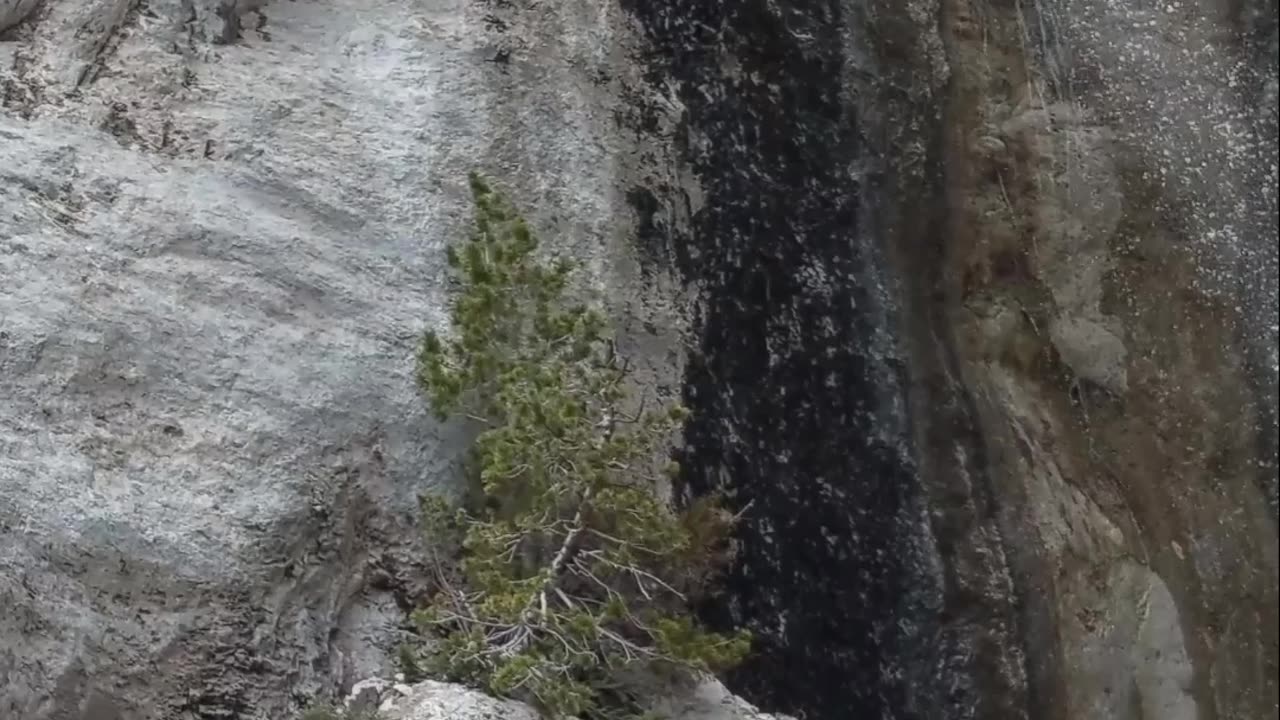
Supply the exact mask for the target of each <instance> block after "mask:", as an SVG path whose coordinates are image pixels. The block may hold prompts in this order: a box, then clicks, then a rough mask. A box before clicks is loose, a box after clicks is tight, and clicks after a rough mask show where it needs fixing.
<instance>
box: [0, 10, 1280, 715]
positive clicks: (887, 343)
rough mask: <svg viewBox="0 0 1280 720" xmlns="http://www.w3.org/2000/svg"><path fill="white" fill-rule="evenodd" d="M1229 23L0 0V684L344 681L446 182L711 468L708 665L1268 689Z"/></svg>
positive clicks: (366, 635)
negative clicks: (504, 237)
mask: <svg viewBox="0 0 1280 720" xmlns="http://www.w3.org/2000/svg"><path fill="white" fill-rule="evenodd" d="M1278 14H1280V13H1278V11H1277V6H1276V3H1275V2H1266V1H1258V0H1202V1H1200V2H1188V1H1179V2H1174V1H1172V0H1171V1H1170V2H1165V3H1113V2H1107V1H1106V0H1023V1H1022V2H1012V1H1007V0H987V1H985V2H982V1H974V2H970V1H968V0H910V1H902V2H900V1H898V0H892V1H891V0H777V1H773V0H741V1H740V2H726V3H708V2H694V1H692V0H662V1H661V2H645V3H641V2H634V0H622V2H621V3H616V4H615V3H609V2H599V1H588V0H557V1H556V2H548V1H546V0H540V1H537V2H535V1H533V0H325V1H324V2H319V1H316V0H268V2H265V3H263V2H227V1H226V0H42V1H40V0H0V607H2V608H3V609H4V611H3V612H2V613H0V717H3V718H5V719H6V720H7V719H8V718H15V719H16V720H134V719H135V718H136V719H138V720H207V719H213V718H219V719H226V720H278V719H279V718H287V717H291V716H292V714H293V713H295V712H297V711H298V710H299V709H300V708H301V707H302V706H303V705H304V704H305V703H306V702H307V701H308V700H309V699H310V698H312V697H315V696H333V695H335V694H339V693H342V692H345V691H346V690H348V689H349V688H350V686H351V685H352V684H353V683H355V682H356V681H358V680H361V679H364V678H366V677H369V676H374V675H383V676H386V675H388V674H389V673H390V672H391V671H392V670H391V668H392V660H391V650H392V649H393V648H394V646H395V644H396V643H397V642H399V640H400V639H401V637H402V633H403V626H402V619H403V613H404V611H405V609H406V608H407V607H409V606H410V605H411V604H412V603H413V602H415V601H416V600H417V599H418V597H419V594H420V592H421V590H422V583H423V580H422V577H423V574H422V568H421V567H420V564H419V563H420V562H421V558H422V556H423V555H422V552H421V551H422V543H424V542H429V539H424V538H421V537H420V536H419V533H418V531H417V527H416V522H415V516H414V503H415V497H416V496H417V495H418V494H419V493H422V492H428V491H431V490H432V489H433V488H439V487H444V486H446V485H448V484H449V483H452V482H454V476H453V473H452V472H451V468H452V465H453V460H454V459H455V458H456V455H457V452H458V451H459V449H460V446H461V438H460V437H459V436H458V435H457V433H456V431H454V430H453V429H451V428H450V427H448V426H441V425H438V424H436V423H435V422H434V421H433V420H432V419H431V418H429V417H428V416H427V414H426V412H425V408H424V405H423V402H422V399H421V398H420V397H418V396H417V394H416V393H415V391H414V388H413V384H412V382H411V371H412V365H411V361H412V358H411V350H412V346H413V343H414V340H415V338H416V336H417V334H418V333H420V332H421V331H422V329H424V328H425V327H427V326H429V325H439V324H440V323H441V322H442V321H443V316H442V313H443V309H444V303H445V292H446V291H447V288H445V287H444V284H443V277H444V274H443V272H442V268H441V267H440V258H441V249H442V247H443V244H444V243H445V242H447V241H449V240H450V239H451V238H453V237H455V236H456V235H457V233H458V232H459V231H460V230H461V229H462V228H463V227H464V226H465V222H466V221H467V214H466V213H467V202H466V201H467V197H466V188H465V174H466V172H467V171H468V170H471V169H479V170H482V171H483V172H485V173H487V174H489V175H490V176H492V177H494V178H497V179H499V181H500V182H502V183H503V184H504V187H505V189H506V190H507V191H508V192H509V193H510V194H511V195H512V196H513V197H514V198H516V199H517V200H518V201H519V202H520V203H521V205H522V206H523V207H524V208H525V209H527V210H528V212H529V214H530V216H531V219H532V220H533V222H534V224H535V225H536V226H537V227H538V228H539V230H540V231H541V232H542V234H543V235H544V236H546V237H548V238H551V239H552V241H553V242H554V243H555V244H556V245H557V246H558V247H559V248H561V249H563V250H566V251H569V252H572V253H574V254H575V255H576V256H578V257H580V258H582V259H583V260H584V261H585V264H586V267H587V268H588V271H589V274H590V277H591V279H592V281H593V282H594V283H595V284H596V285H597V287H599V288H601V289H603V290H605V291H606V294H607V296H608V297H609V299H610V303H611V311H612V313H613V315H614V316H615V317H616V318H617V320H618V322H619V324H620V325H621V327H622V329H623V337H622V350H623V351H624V352H626V353H627V354H628V355H629V356H631V357H633V358H636V359H637V360H638V364H639V366H640V367H641V368H642V370H643V379H644V381H645V382H646V383H647V384H649V385H651V386H652V387H654V388H655V389H656V391H657V392H659V393H662V394H666V395H682V396H683V398H684V400H685V402H686V403H687V404H688V405H689V406H690V407H691V408H692V409H693V410H694V412H695V415H694V419H693V421H692V422H691V423H690V425H689V426H688V428H687V430H686V433H685V437H684V441H683V443H682V445H683V447H682V448H681V450H680V451H679V452H680V454H681V456H682V464H683V466H684V467H685V469H686V471H687V472H686V478H685V480H686V487H685V488H684V490H685V491H687V492H691V493H697V492H704V491H707V490H710V489H713V488H719V489H723V490H724V491H726V493H727V495H728V496H729V498H730V499H731V501H732V502H733V503H736V504H738V505H739V506H743V507H745V506H746V505H747V503H751V506H750V509H749V510H748V513H747V516H746V517H747V518H748V520H747V521H746V522H745V523H744V524H743V526H742V530H741V532H740V536H739V538H738V541H739V544H740V549H741V552H740V554H739V557H738V561H737V564H736V565H735V567H734V568H733V570H732V572H731V573H730V575H729V577H728V579H727V585H726V591H725V593H724V594H723V595H722V596H721V598H720V599H718V600H717V601H715V602H711V603H709V604H708V605H707V606H706V607H704V608H702V609H701V611H702V613H703V614H704V616H705V617H706V618H707V620H708V621H709V622H711V623H713V624H726V625H728V624H746V625H748V626H750V627H752V628H753V629H754V630H755V631H756V633H757V634H758V636H759V637H760V649H761V652H760V653H759V654H758V655H757V656H756V658H755V659H753V660H752V661H751V662H749V663H748V664H747V665H745V666H744V667H742V668H741V669H739V670H738V671H736V672H735V673H734V674H733V675H731V676H730V677H729V678H727V682H728V684H729V686H730V687H731V688H732V689H733V690H734V691H736V692H738V693H740V694H741V695H743V696H744V697H746V698H747V699H749V700H751V701H752V702H754V703H755V704H757V705H759V706H760V707H761V708H762V709H763V710H767V711H778V712H786V713H790V714H792V715H794V716H795V717H797V718H801V719H804V720H844V719H845V718H851V717H853V718H862V717H865V718H892V719H894V720H915V719H917V718H918V719H921V720H924V719H928V720H959V719H962V718H964V719H968V718H973V719H975V720H988V719H990V720H1004V719H1005V718H1010V719H1013V718H1026V719H1028V720H1041V719H1045V720H1093V719H1094V718H1098V719H1106V720H1184V719H1185V720H1255V719H1257V720H1268V719H1272V718H1277V717H1278V716H1280V709H1278V708H1280V705H1278V703H1280V690H1278V689H1277V685H1276V676H1277V671H1278V670H1280V667H1278V664H1280V641H1278V640H1277V636H1278V634H1280V627H1277V615H1276V608H1277V607H1278V606H1280V595H1278V593H1280V591H1278V585H1280V560H1278V557H1277V556H1278V553H1280V549H1278V543H1280V541H1278V533H1277V513H1278V509H1277V480H1276V478H1277V466H1276V452H1277V420H1276V408H1277V372H1278V368H1277V358H1276V353H1277V332H1278V330H1277V325H1276V317H1277V310H1278V309H1277V289H1276V282H1277V280H1276V278H1277V273H1278V267H1277V249H1276V248H1277V226H1276V223H1277V195H1276V187H1277V182H1278V180H1280V178H1278V177H1277V173H1278V170H1277V166H1278V165H1280V157H1278V155H1277V147H1276V135H1277V112H1278V110H1277V108H1278V100H1277V96H1278V94H1280V93H1278V90H1277V79H1276V78H1277V57H1278V55H1280V35H1278V34H1277V32H1278V31H1277V15H1278ZM428 717H430V716H429V715H428Z"/></svg>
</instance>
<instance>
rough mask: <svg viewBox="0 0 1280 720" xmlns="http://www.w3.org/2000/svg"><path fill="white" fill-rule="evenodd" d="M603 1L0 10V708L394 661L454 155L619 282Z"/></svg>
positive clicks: (313, 674) (204, 690)
mask: <svg viewBox="0 0 1280 720" xmlns="http://www.w3.org/2000/svg"><path fill="white" fill-rule="evenodd" d="M6 7H7V6H6ZM584 13H589V14H590V15H589V16H590V17H591V18H594V20H592V21H591V22H584V21H583V18H584V17H585V16H584ZM619 15H620V11H611V13H609V12H604V11H603V10H601V9H600V7H599V6H598V5H596V4H592V3H585V2H584V3H578V4H572V3H557V9H555V10H547V11H538V12H537V13H533V14H530V15H529V16H528V17H523V16H521V15H520V13H519V12H518V11H516V10H514V9H508V10H502V9H490V8H486V7H484V6H479V5H476V4H473V3H468V2H449V1H448V0H445V1H442V2H432V3H421V2H410V1H408V0H404V1H397V0H386V1H375V2H368V1H366V0H358V1H357V0H352V1H351V2H326V3H313V2H279V3H272V4H271V5H269V6H266V7H263V8H262V9H261V10H259V11H256V12H251V13H248V14H244V15H232V14H228V11H227V10H226V8H224V7H222V6H220V5H217V4H215V3H211V2H195V3H192V2H191V1H190V0H188V1H187V2H178V1H177V0H174V1H173V2H165V1H163V0H149V1H147V2H125V1H124V0H120V1H119V2H116V1H115V0H85V1H74V2H46V3H43V4H42V5H40V6H39V7H38V8H37V9H36V10H35V12H34V13H33V14H32V15H31V16H30V17H28V19H27V21H26V22H25V23H23V24H20V25H18V26H17V27H14V28H12V29H10V30H8V31H7V32H6V34H5V35H4V41H3V42H0V87H2V89H3V95H2V97H3V112H2V113H0V607H3V608H4V611H3V612H0V717H4V718H5V719H6V720H10V719H12V720H36V719H38V718H39V719H43V718H59V719H60V718H77V719H79V718H81V717H85V718H88V717H92V718H94V720H104V719H106V720H113V719H116V718H120V719H127V720H135V719H136V720H151V719H155V720H161V719H163V720H188V719H193V718H244V719H249V718H253V719H269V720H281V718H286V717H288V716H289V715H290V714H291V713H293V712H294V711H296V710H297V709H298V708H300V707H301V706H302V703H303V701H305V700H307V699H308V698H309V697H310V696H311V695H312V694H314V693H318V692H324V693H330V692H333V691H336V690H340V689H341V688H342V686H343V685H349V684H350V683H351V682H354V681H355V680H357V679H359V678H361V677H366V676H368V675H371V674H377V673H379V672H388V671H389V670H390V667H389V665H388V659H387V658H388V656H387V653H388V651H389V650H391V649H393V648H394V646H395V644H396V643H397V642H399V641H400V640H401V639H402V636H401V635H399V632H400V627H401V625H402V621H403V609H404V608H403V606H402V604H403V603H404V602H407V601H409V600H411V599H412V598H413V597H414V593H415V591H416V584H417V583H418V579H420V573H419V572H417V571H415V569H414V564H415V563H416V562H417V559H418V558H419V557H420V554H418V553H416V552H414V551H413V546H414V544H415V543H416V542H417V541H418V535H419V533H418V530H417V527H416V524H415V523H416V516H415V512H414V510H415V507H416V506H415V497H416V495H417V494H418V493H420V492H424V491H427V490H430V489H431V488H432V487H433V486H437V485H439V484H440V483H441V482H444V481H447V480H448V479H449V474H448V468H449V465H450V462H451V460H452V458H453V457H454V455H455V452H456V450H458V449H459V448H460V447H462V443H461V439H460V438H456V437H451V436H450V435H449V434H448V432H447V431H446V430H444V429H442V428H440V427H438V426H436V425H435V424H434V423H432V422H431V421H429V420H428V419H427V417H426V415H425V412H424V410H425V408H424V404H423V402H422V400H421V398H419V397H418V396H417V394H416V392H415V389H414V386H413V382H412V377H411V371H412V349H413V344H414V342H415V338H416V336H417V335H418V333H420V332H421V331H422V329H423V328H425V327H426V326H427V325H428V324H430V323H439V322H441V321H442V319H443V314H442V313H443V311H444V300H443V298H444V293H445V292H446V291H447V288H446V286H445V282H444V274H443V272H442V267H441V266H442V252H441V251H442V247H443V243H444V242H445V241H446V240H449V239H452V238H454V237H456V236H457V235H458V233H459V232H461V231H462V230H464V229H465V225H464V223H465V222H466V221H467V220H468V218H469V196H468V192H467V189H466V173H467V171H468V170H471V169H473V168H477V169H480V170H483V171H486V172H489V173H490V174H492V175H493V176H495V177H496V178H497V179H498V180H499V182H500V184H502V185H503V186H504V187H505V188H508V189H510V190H511V191H512V192H513V194H514V195H515V196H516V197H517V198H518V199H519V200H520V201H521V202H522V203H524V204H526V205H528V206H531V207H534V208H536V213H535V220H536V222H537V225H538V227H539V228H540V229H543V230H544V231H545V232H546V233H547V234H548V235H550V236H552V237H551V239H552V240H553V241H554V242H555V243H557V244H558V246H559V247H561V248H562V249H571V250H574V251H575V252H576V254H577V255H578V256H579V257H581V258H582V259H584V260H586V261H588V266H589V271H590V272H594V273H597V274H599V277H600V280H601V283H602V284H603V283H605V281H606V280H607V285H608V287H609V288H610V289H611V297H612V298H613V299H614V300H616V301H617V302H618V303H619V304H621V303H622V302H623V301H625V300H627V299H628V298H629V297H631V295H629V294H628V292H629V291H628V290H627V288H628V287H629V286H628V281H627V280H626V277H627V275H628V273H627V271H626V269H625V263H626V257H627V255H626V249H625V247H624V246H622V245H620V244H618V243H617V242H616V241H618V240H620V239H621V238H622V237H623V236H624V233H625V227H626V226H625V220H624V219H625V218H626V217H627V215H628V212H629V210H628V206H627V204H626V201H625V197H624V196H623V191H624V190H625V189H627V188H629V187H630V186H631V181H630V180H629V179H628V180H626V181H623V180H622V178H624V177H626V176H627V175H628V174H629V173H631V172H633V171H636V169H637V168H640V167H642V162H641V161H640V160H637V159H633V157H632V155H633V153H632V145H631V142H632V140H631V138H629V137H628V136H626V135H624V134H623V133H620V132H618V130H617V129H616V127H615V124H614V120H613V117H612V115H611V112H612V108H613V106H614V105H615V104H616V100H615V99H614V98H613V94H614V93H615V90H614V89H612V88H611V86H610V84H609V83H610V80H609V77H610V76H611V75H614V74H617V72H619V71H615V70H613V69H611V68H612V66H611V63H612V62H613V59H612V55H611V54H612V53H615V52H617V50H618V48H620V47H623V46H625V38H624V37H622V36H623V35H625V30H624V26H625V23H624V22H623V21H622V20H621V19H619V17H618V16H619ZM504 24H505V25H506V26H509V28H510V29H509V30H508V31H507V32H504V33H498V32H497V31H496V30H495V28H497V27H500V26H502V25H504ZM229 28H234V31H233V29H229ZM504 58H505V59H504ZM615 250H616V251H617V252H616V253H615ZM615 255H617V257H614V256H615ZM660 324H661V325H662V326H663V327H675V324H674V323H673V322H672V321H671V320H660Z"/></svg>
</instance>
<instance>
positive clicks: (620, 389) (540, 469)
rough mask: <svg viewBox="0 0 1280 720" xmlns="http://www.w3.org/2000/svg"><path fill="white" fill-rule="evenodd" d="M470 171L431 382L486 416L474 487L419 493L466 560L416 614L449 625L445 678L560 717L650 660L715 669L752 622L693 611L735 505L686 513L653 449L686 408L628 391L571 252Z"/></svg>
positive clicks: (428, 362)
mask: <svg viewBox="0 0 1280 720" xmlns="http://www.w3.org/2000/svg"><path fill="white" fill-rule="evenodd" d="M471 189H472V194H473V198H474V201H475V207H476V218H475V228H474V231H473V232H472V234H471V237H470V238H469V239H468V240H467V241H466V242H464V243H462V244H461V245H460V246H457V247H451V248H450V249H449V251H448V260H449V265H450V267H451V268H452V269H453V271H454V272H455V274H456V275H457V277H458V279H459V280H460V288H459V293H458V295H457V297H456V299H455V301H454V303H453V306H452V315H451V326H452V327H451V330H452V332H451V333H450V335H449V337H447V338H446V337H441V336H439V335H436V334H435V333H431V332H428V333H427V334H426V335H425V336H424V338H423V340H422V344H421V348H420V351H419V354H418V382H419V384H420V385H421V387H422V388H423V390H424V391H425V392H426V394H427V396H428V398H429V400H430V403H431V407H432V408H433V409H434V411H435V412H436V413H437V414H438V415H439V416H440V418H442V419H444V418H448V417H464V418H467V419H469V420H470V421H471V422H474V423H475V424H476V427H477V431H478V436H477V438H476V441H475V443H474V446H473V448H472V453H471V457H470V464H469V469H470V474H471V477H472V479H473V482H474V485H475V492H474V494H473V497H471V498H470V499H469V502H468V503H466V504H465V507H464V509H462V510H455V509H453V508H451V507H449V506H448V505H447V504H445V503H443V502H441V501H439V500H427V501H424V505H423V511H424V517H425V520H426V523H427V525H428V527H429V528H430V529H429V532H431V533H432V537H433V539H435V538H452V539H453V541H456V542H457V545H458V553H457V554H458V556H459V560H460V562H459V564H458V567H457V575H456V576H453V577H450V576H449V575H448V572H447V571H445V570H442V571H441V574H440V577H439V578H438V579H439V580H440V581H441V582H440V583H439V584H440V586H441V590H440V592H439V594H438V595H437V596H436V597H435V599H434V600H433V601H432V602H431V603H430V604H429V605H428V606H427V607H425V608H423V609H422V610H420V611H419V612H417V613H415V619H416V620H417V622H418V623H419V624H420V625H421V626H422V627H424V628H425V629H428V630H431V631H434V632H435V633H436V634H437V635H439V637H440V642H439V643H438V645H437V646H436V647H435V650H434V653H433V658H432V660H433V663H434V664H433V667H434V669H435V670H437V671H438V672H441V673H442V674H444V675H445V676H447V677H449V678H450V679H453V680H458V681H464V682H469V683H473V684H477V685H480V686H483V687H485V688H487V689H488V690H489V691H491V692H493V693H495V694H497V695H502V696H511V697H517V698H522V699H526V700H529V701H531V702H533V703H534V704H536V705H537V706H538V707H539V708H541V709H542V710H543V711H544V713H545V714H546V715H547V716H549V717H552V718H560V717H565V716H570V715H579V716H583V717H604V716H606V715H607V714H608V713H609V711H610V708H614V709H616V706H617V705H618V702H617V701H616V698H619V697H625V695H626V693H625V690H624V689H621V686H622V685H623V684H625V681H624V680H622V678H624V677H628V676H631V675H632V674H633V673H634V672H635V671H637V670H662V671H664V672H670V671H672V670H676V671H686V672H711V671H716V670H719V669H722V668H726V667H729V666H732V665H734V664H735V663H737V662H739V661H740V660H741V659H742V658H743V657H744V656H745V655H746V653H747V651H748V647H749V638H748V637H747V636H746V634H737V635H732V636H724V635H719V634H715V633H711V632H707V631H706V630H703V629H701V628H699V627H698V626H697V624H696V623H695V622H694V621H693V620H692V618H691V617H690V615H689V612H688V602H689V600H690V598H691V596H692V595H694V594H696V593H698V592H701V591H702V590H704V589H705V585H706V583H707V580H708V579H709V578H710V577H712V575H713V571H714V569H716V568H717V567H718V566H720V565H721V564H722V562H723V560H724V547H725V546H726V545H725V543H726V538H727V536H728V533H729V530H730V529H731V527H732V521H733V518H732V517H730V516H729V514H728V513H726V512H725V511H724V510H723V509H722V508H721V507H719V505H718V504H717V503H715V502H714V501H713V500H708V501H703V502H700V503H696V504H694V505H693V506H692V507H691V508H689V509H688V510H687V511H686V512H684V513H677V512H674V511H673V510H672V509H671V508H670V507H669V505H668V504H667V503H666V502H664V501H663V500H662V498H661V497H660V495H659V490H660V488H661V487H662V482H663V477H662V475H663V471H665V472H666V473H668V474H670V473H674V472H677V471H678V468H674V467H667V468H663V469H661V470H659V469H658V468H656V467H655V465H656V464H657V463H656V462H655V460H656V458H658V457H659V456H660V455H661V454H662V448H663V447H664V446H665V443H666V442H667V441H668V440H669V439H670V436H671V433H672V432H673V431H674V430H675V429H676V428H677V427H678V426H679V424H680V423H681V422H682V421H683V420H684V419H685V417H686V415H687V411H686V410H685V409H684V408H682V407H680V406H673V407H666V408H659V409H657V410H645V408H644V403H643V402H639V403H637V402H635V401H634V400H633V398H632V396H631V394H630V393H629V392H628V389H627V385H626V383H627V380H628V372H627V370H628V368H627V366H626V364H625V363H621V362H619V360H618V359H617V357H616V354H615V352H614V345H613V341H612V337H611V335H610V330H609V327H608V323H607V322H606V320H605V317H604V316H603V314H601V313H600V312H599V311H598V310H596V309H594V308H592V307H590V306H589V305H588V304H586V303H581V302H573V301H572V300H570V298H569V296H568V293H569V290H570V285H569V281H570V276H571V273H572V271H573V270H574V264H573V263H572V262H570V261H567V260H564V259H556V260H552V261H549V262H547V261H541V260H540V259H539V258H538V257H537V254H536V251H537V248H538V242H537V239H536V238H535V237H534V235H533V233H532V231H531V230H530V229H529V227H528V225H527V224H526V223H525V221H524V220H523V219H521V218H520V217H519V215H518V214H517V213H516V212H515V211H514V209H513V208H512V207H511V206H510V205H509V204H508V203H507V202H506V201H505V200H504V199H503V198H502V197H501V196H499V195H498V194H497V193H495V192H494V191H493V190H492V189H491V188H490V187H489V186H488V185H487V184H486V183H485V182H484V181H483V180H481V179H480V178H479V177H476V176H472V178H471ZM632 410H634V412H631V411H632ZM611 698H612V699H611Z"/></svg>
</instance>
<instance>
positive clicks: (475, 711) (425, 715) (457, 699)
mask: <svg viewBox="0 0 1280 720" xmlns="http://www.w3.org/2000/svg"><path fill="white" fill-rule="evenodd" d="M366 685H367V686H369V687H372V686H375V685H376V686H378V687H380V688H381V689H382V692H381V694H380V699H381V702H380V703H379V704H378V707H379V708H380V714H381V716H382V717H384V718H386V720H538V715H537V713H536V712H534V711H533V710H532V709H531V708H530V707H529V706H527V705H524V704H522V703H518V702H512V701H509V700H498V699H495V698H493V697H490V696H488V695H485V694H484V693H482V692H479V691H476V690H471V689H468V688H465V687H461V686H459V685H453V684H450V683H442V682H436V681H433V680H427V681H424V682H420V683H415V684H414V685H411V686H403V685H394V686H393V685H392V684H391V683H385V682H382V681H374V682H369V683H366ZM663 694H666V695H668V696H667V697H662V695H663ZM651 709H652V710H653V711H655V712H657V713H659V715H660V717H663V718H667V719H668V720H793V719H792V718H789V717H786V716H783V715H772V714H769V713H762V712H760V711H759V710H757V709H756V708H755V707H754V706H752V705H751V704H750V703H748V702H746V701H745V700H743V699H741V698H739V697H736V696H734V695H733V694H732V693H730V692H729V691H728V690H726V689H725V687H724V686H723V685H721V684H720V683H719V682H716V681H714V680H708V681H704V682H699V683H696V684H695V685H693V686H692V687H689V688H683V689H679V690H675V689H671V688H664V689H662V690H660V691H658V692H657V693H656V699H655V701H654V704H653V706H652V708H651Z"/></svg>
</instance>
